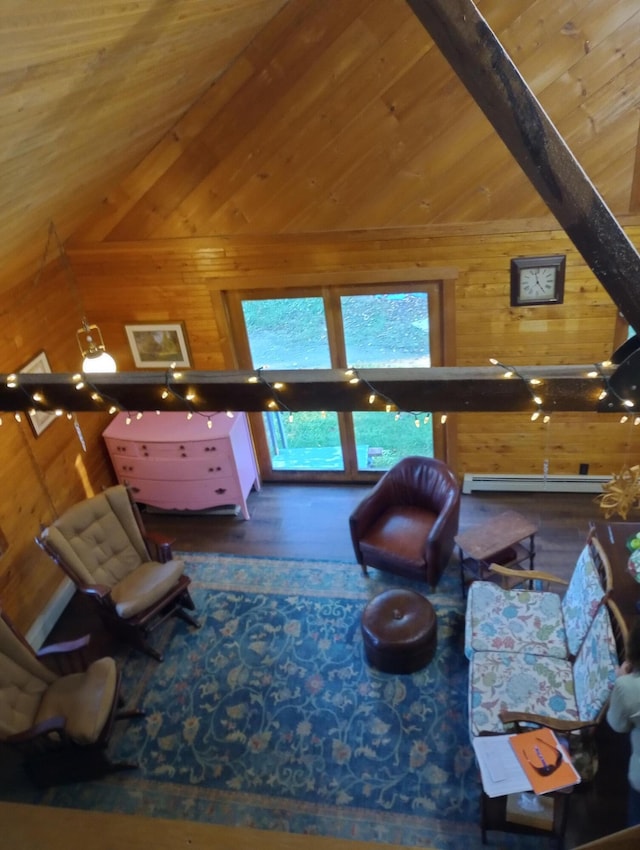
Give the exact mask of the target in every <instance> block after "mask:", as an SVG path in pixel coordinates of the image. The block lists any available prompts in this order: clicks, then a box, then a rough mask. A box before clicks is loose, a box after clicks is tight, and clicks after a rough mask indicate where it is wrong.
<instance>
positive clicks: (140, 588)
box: [111, 560, 184, 619]
mask: <svg viewBox="0 0 640 850" xmlns="http://www.w3.org/2000/svg"><path fill="white" fill-rule="evenodd" d="M183 572H184V564H183V562H182V561H174V560H171V561H166V562H165V563H164V564H160V563H158V562H157V561H147V562H146V563H144V564H141V565H140V566H139V567H138V568H137V569H136V570H134V572H132V573H129V575H127V576H125V577H124V578H123V579H122V581H119V582H118V583H117V584H116V585H115V587H114V588H113V589H112V591H111V598H112V599H113V601H114V604H115V606H116V611H117V612H118V614H119V615H120V616H121V617H123V618H124V619H127V618H128V617H133V616H134V615H135V614H139V613H140V612H141V611H144V610H145V609H147V608H149V607H150V606H151V605H155V603H156V602H158V600H160V599H162V598H163V596H166V594H167V593H169V591H170V590H171V588H172V587H174V585H175V584H176V582H177V581H178V579H179V578H180V576H181V575H182V573H183Z"/></svg>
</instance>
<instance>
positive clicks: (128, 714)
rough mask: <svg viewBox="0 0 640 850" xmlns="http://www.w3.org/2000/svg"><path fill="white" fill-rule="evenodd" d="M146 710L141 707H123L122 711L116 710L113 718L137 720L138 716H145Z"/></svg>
mask: <svg viewBox="0 0 640 850" xmlns="http://www.w3.org/2000/svg"><path fill="white" fill-rule="evenodd" d="M145 716H146V712H145V711H143V709H141V708H125V709H123V710H122V711H118V712H117V714H116V716H115V719H116V720H137V718H139V717H145Z"/></svg>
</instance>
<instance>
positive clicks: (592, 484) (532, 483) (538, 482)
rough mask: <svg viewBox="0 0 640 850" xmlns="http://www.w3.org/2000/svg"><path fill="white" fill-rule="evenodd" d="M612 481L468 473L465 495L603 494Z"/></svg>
mask: <svg viewBox="0 0 640 850" xmlns="http://www.w3.org/2000/svg"><path fill="white" fill-rule="evenodd" d="M610 480H611V476H610V475H497V474H496V475H480V474H478V473H475V472H467V473H465V476H464V480H463V482H462V492H463V493H473V492H475V491H476V490H493V491H495V492H496V493H500V492H506V491H511V492H522V493H526V492H530V493H601V492H602V485H603V484H605V483H606V482H607V481H610Z"/></svg>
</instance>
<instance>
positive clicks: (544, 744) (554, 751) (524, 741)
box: [509, 729, 580, 794]
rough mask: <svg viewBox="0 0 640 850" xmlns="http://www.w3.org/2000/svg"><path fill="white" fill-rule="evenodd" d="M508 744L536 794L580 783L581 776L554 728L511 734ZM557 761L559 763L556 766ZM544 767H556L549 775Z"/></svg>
mask: <svg viewBox="0 0 640 850" xmlns="http://www.w3.org/2000/svg"><path fill="white" fill-rule="evenodd" d="M509 741H510V743H511V746H512V748H513V751H514V752H515V754H516V756H517V758H518V761H519V762H520V764H521V765H522V769H523V770H524V772H525V773H526V775H527V779H528V780H529V782H531V787H532V788H533V791H534V793H535V794H548V793H549V792H550V791H558V790H559V789H561V788H567V787H569V786H570V785H577V784H578V782H580V774H579V773H578V771H577V770H576V769H575V767H574V766H573V764H572V763H571V759H570V758H569V754H568V753H567V751H566V749H565V748H564V747H563V746H562V745H561V744H560V742H559V741H558V739H557V738H556V736H555V734H554V733H553V732H552V731H551V729H532V730H531V731H530V732H522V733H521V734H519V735H512V736H511V737H510V738H509ZM558 754H559V755H558ZM558 759H560V764H559V765H558V767H555V764H556V762H557V760H558ZM545 765H546V766H547V768H551V767H554V769H553V770H551V771H550V772H549V773H548V774H547V775H545ZM536 768H538V769H537V770H536Z"/></svg>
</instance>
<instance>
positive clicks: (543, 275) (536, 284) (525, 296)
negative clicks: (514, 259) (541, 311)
mask: <svg viewBox="0 0 640 850" xmlns="http://www.w3.org/2000/svg"><path fill="white" fill-rule="evenodd" d="M556 271H557V269H555V268H552V267H550V266H547V267H544V266H541V267H540V268H536V269H520V301H522V302H525V301H543V300H545V299H548V300H549V301H552V300H554V299H555V297H556Z"/></svg>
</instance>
